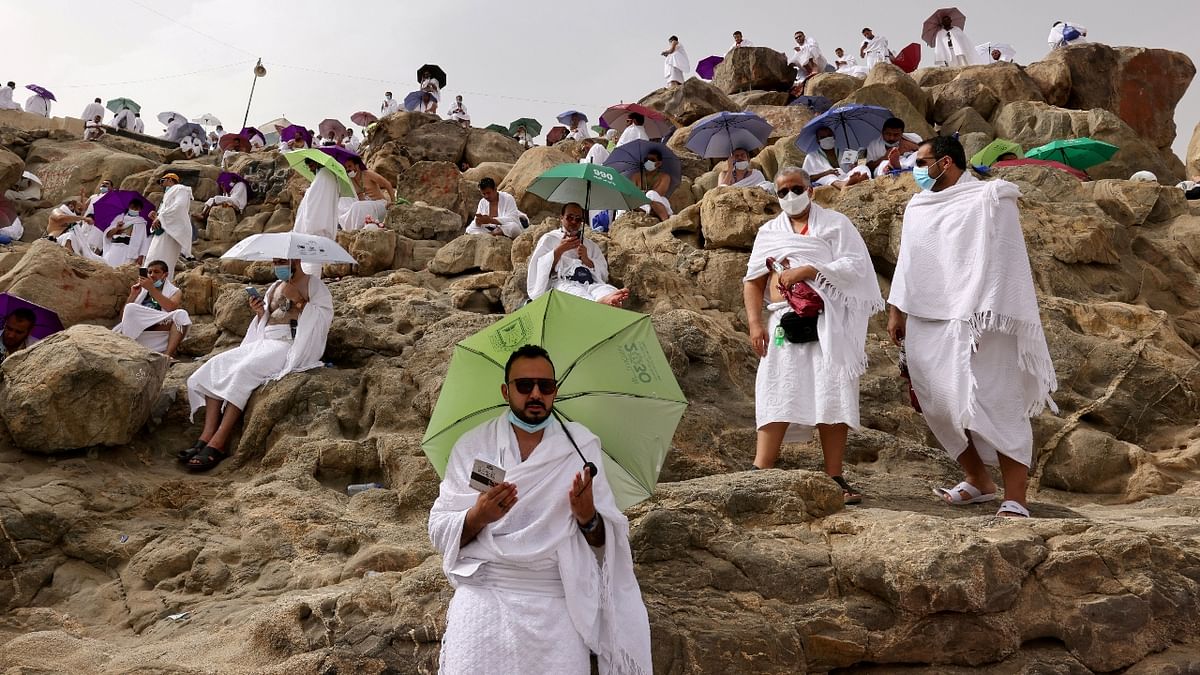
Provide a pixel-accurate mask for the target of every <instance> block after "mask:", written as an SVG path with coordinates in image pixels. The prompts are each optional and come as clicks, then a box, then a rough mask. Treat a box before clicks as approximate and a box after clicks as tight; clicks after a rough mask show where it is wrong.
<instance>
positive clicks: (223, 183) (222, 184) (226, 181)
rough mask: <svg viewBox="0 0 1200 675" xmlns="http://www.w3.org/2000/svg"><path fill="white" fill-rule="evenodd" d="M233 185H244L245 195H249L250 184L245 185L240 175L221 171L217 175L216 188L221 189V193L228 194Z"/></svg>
mask: <svg viewBox="0 0 1200 675" xmlns="http://www.w3.org/2000/svg"><path fill="white" fill-rule="evenodd" d="M234 183H245V184H246V193H247V194H249V193H250V184H249V183H246V179H245V178H243V177H242V176H241V175H240V174H236V173H233V172H232V171H222V172H221V173H220V174H218V175H217V187H219V188H221V192H222V193H225V194H228V193H229V191H230V190H232V189H233V184H234Z"/></svg>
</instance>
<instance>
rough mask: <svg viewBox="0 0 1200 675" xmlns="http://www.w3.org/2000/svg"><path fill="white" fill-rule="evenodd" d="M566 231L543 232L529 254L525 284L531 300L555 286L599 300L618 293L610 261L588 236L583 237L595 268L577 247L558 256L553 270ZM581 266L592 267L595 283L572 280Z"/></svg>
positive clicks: (555, 288) (560, 289) (567, 291)
mask: <svg viewBox="0 0 1200 675" xmlns="http://www.w3.org/2000/svg"><path fill="white" fill-rule="evenodd" d="M565 234H566V233H565V231H564V230H563V229H562V228H561V227H560V228H558V229H557V230H552V231H550V232H547V233H546V234H543V235H542V238H541V239H538V243H537V246H534V247H533V253H532V254H531V255H530V256H529V272H528V277H527V281H526V284H525V287H526V291H527V292H528V294H529V299H530V300H536V299H537V298H538V296H540V295H542V294H543V293H545V292H546V291H548V290H550V289H552V288H553V289H554V290H558V291H563V292H565V293H570V294H571V295H577V296H579V297H581V298H587V299H588V300H597V301H599V300H600V299H602V298H604V297H605V296H608V295H612V294H613V293H616V292H617V288H616V287H615V286H611V285H609V284H608V261H606V260H605V259H604V253H603V252H602V251H601V250H600V246H599V245H598V244H597V243H596V242H594V241H592V240H591V239H588V238H586V236H585V238H584V239H583V245H584V247H585V248H586V249H587V254H588V258H590V259H591V261H592V265H594V267H591V268H589V267H587V266H586V265H584V264H583V262H582V261H581V260H580V259H579V253H578V252H576V250H575V249H571V250H569V251H566V252H565V253H563V254H562V256H561V257H560V258H559V259H558V265H557V266H556V267H554V269H551V265H553V264H554V249H555V248H556V247H557V246H558V245H559V244H560V243H562V240H563V236H564V235H565ZM578 268H584V269H589V270H590V271H591V273H592V279H593V280H594V283H590V284H587V283H583V282H579V281H572V280H571V279H569V277H570V276H571V275H572V274H574V273H575V270H576V269H578Z"/></svg>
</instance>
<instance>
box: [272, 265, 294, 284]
mask: <svg viewBox="0 0 1200 675" xmlns="http://www.w3.org/2000/svg"><path fill="white" fill-rule="evenodd" d="M275 278H276V279H278V280H280V281H287V280H288V279H291V278H292V267H291V265H276V266H275Z"/></svg>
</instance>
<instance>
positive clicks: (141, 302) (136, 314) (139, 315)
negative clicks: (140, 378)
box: [113, 280, 192, 354]
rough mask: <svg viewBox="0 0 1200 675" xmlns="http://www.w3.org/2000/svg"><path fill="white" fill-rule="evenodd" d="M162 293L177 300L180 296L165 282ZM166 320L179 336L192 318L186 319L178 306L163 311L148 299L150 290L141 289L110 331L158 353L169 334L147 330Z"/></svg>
mask: <svg viewBox="0 0 1200 675" xmlns="http://www.w3.org/2000/svg"><path fill="white" fill-rule="evenodd" d="M162 294H163V295H165V296H167V297H168V298H171V299H172V300H176V301H177V300H178V299H179V298H180V297H182V296H183V291H181V290H179V287H178V286H176V285H175V284H173V283H171V282H170V281H166V280H164V282H163V287H162ZM167 321H170V322H171V323H172V324H174V325H175V328H177V329H179V332H181V333H182V332H185V331H186V330H187V327H188V326H190V325H192V319H191V317H189V316H188V313H187V310H185V309H183V308H182V307H181V308H179V309H177V310H174V311H171V312H168V311H165V310H163V309H162V308H161V307H159V306H158V303H157V302H155V301H154V299H153V298H151V297H150V291H147V290H146V289H144V288H143V289H142V292H141V293H138V296H137V298H136V299H135V300H134V301H133V302H131V303H128V304H126V305H125V309H124V310H122V311H121V323H118V324H117V325H116V326H113V332H114V333H120V334H121V335H124V336H125V337H127V338H130V339H131V340H134V341H136V342H137V343H138V344H140V345H142V346H143V347H145V348H146V349H149V350H150V351H152V352H158V353H160V354H161V353H163V352H165V351H167V342H168V341H169V340H170V338H171V332H170V331H167V330H150V329H151V328H153V327H155V326H157V325H159V324H161V323H164V322H167Z"/></svg>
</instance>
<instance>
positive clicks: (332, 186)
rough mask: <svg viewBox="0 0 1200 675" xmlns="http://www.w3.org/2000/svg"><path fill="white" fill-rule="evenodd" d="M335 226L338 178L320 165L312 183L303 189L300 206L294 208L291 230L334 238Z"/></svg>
mask: <svg viewBox="0 0 1200 675" xmlns="http://www.w3.org/2000/svg"><path fill="white" fill-rule="evenodd" d="M337 226H338V179H337V176H335V175H334V174H333V172H332V171H330V170H329V169H326V168H325V167H321V169H320V170H318V171H317V175H316V176H314V177H313V181H312V185H309V186H308V189H307V190H305V191H304V197H303V198H302V199H301V200H300V206H299V207H297V208H296V222H295V223H294V224H293V225H292V231H293V232H303V233H305V234H319V235H321V236H322V237H329V238H330V239H335V238H337Z"/></svg>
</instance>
